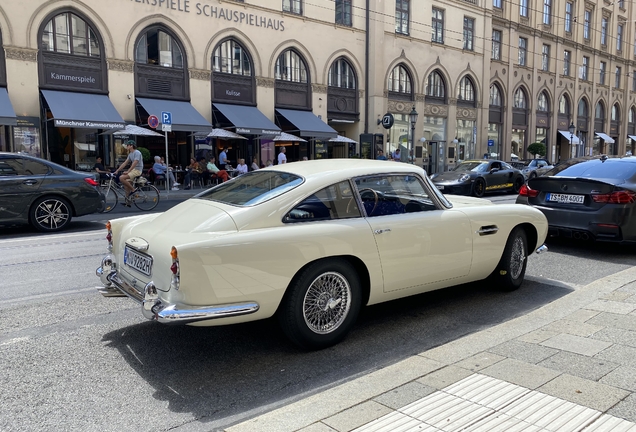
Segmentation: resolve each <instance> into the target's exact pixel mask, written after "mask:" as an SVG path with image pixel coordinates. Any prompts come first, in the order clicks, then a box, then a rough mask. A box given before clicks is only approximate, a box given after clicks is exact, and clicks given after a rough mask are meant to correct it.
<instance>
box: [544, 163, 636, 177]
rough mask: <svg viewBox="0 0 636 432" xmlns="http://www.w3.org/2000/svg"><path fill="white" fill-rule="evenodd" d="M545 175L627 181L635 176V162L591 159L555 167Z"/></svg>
mask: <svg viewBox="0 0 636 432" xmlns="http://www.w3.org/2000/svg"><path fill="white" fill-rule="evenodd" d="M547 175H555V176H560V177H583V178H596V179H612V180H627V179H630V178H632V177H634V176H635V175H636V160H635V161H631V162H628V161H625V160H620V159H607V160H605V161H603V160H602V159H592V160H586V161H581V162H579V163H577V164H574V165H570V164H569V163H565V164H562V165H557V166H556V167H555V168H554V169H552V170H551V171H549V172H548V173H547Z"/></svg>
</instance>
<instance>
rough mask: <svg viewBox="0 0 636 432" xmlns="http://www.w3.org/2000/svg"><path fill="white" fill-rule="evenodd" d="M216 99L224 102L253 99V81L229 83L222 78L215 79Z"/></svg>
mask: <svg viewBox="0 0 636 432" xmlns="http://www.w3.org/2000/svg"><path fill="white" fill-rule="evenodd" d="M213 84H214V100H215V101H223V102H230V103H232V102H247V103H251V102H252V101H253V95H252V82H251V80H250V81H248V82H246V83H245V84H241V83H236V82H234V83H227V82H222V81H221V80H214V82H213Z"/></svg>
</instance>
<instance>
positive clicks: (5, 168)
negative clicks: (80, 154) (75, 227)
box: [0, 152, 104, 232]
mask: <svg viewBox="0 0 636 432" xmlns="http://www.w3.org/2000/svg"><path fill="white" fill-rule="evenodd" d="M103 206H104V197H103V195H102V193H101V192H100V191H99V183H98V182H97V181H96V180H95V175H93V174H90V173H81V172H77V171H73V170H71V169H69V168H66V167H63V166H61V165H58V164H56V163H53V162H49V161H47V160H44V159H39V158H36V157H33V156H29V155H27V154H23V153H5V152H0V224H1V225H14V224H31V225H32V226H33V227H34V228H35V229H37V230H39V231H44V232H50V231H59V230H61V229H63V228H65V227H66V226H68V224H69V223H70V222H71V218H72V217H74V216H82V215H85V214H89V213H95V212H99V211H101V210H102V209H103Z"/></svg>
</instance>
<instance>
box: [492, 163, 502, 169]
mask: <svg viewBox="0 0 636 432" xmlns="http://www.w3.org/2000/svg"><path fill="white" fill-rule="evenodd" d="M493 168H494V169H499V170H500V169H501V163H500V162H493V163H492V165H491V166H490V169H493Z"/></svg>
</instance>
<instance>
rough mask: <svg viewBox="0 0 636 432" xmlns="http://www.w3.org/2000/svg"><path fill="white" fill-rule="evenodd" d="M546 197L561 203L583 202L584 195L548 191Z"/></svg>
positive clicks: (548, 199)
mask: <svg viewBox="0 0 636 432" xmlns="http://www.w3.org/2000/svg"><path fill="white" fill-rule="evenodd" d="M546 198H547V201H550V202H558V203H562V204H583V202H584V201H585V195H570V194H557V193H549V194H548V195H547V197H546Z"/></svg>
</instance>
